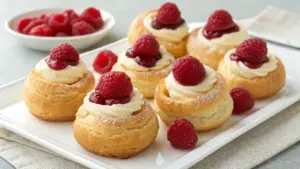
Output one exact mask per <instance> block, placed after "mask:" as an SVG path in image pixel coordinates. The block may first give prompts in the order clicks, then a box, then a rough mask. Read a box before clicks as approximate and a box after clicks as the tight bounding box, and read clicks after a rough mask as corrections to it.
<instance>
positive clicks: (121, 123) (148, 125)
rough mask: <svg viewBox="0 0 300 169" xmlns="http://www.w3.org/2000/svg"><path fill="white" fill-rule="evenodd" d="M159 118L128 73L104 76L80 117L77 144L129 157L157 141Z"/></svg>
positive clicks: (107, 153) (84, 104) (116, 72)
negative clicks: (135, 86)
mask: <svg viewBox="0 0 300 169" xmlns="http://www.w3.org/2000/svg"><path fill="white" fill-rule="evenodd" d="M157 132H158V119H157V116H156V114H155V112H154V111H153V109H152V108H151V106H150V105H149V104H148V103H147V102H146V101H145V100H144V99H143V95H142V94H141V93H140V92H139V91H138V90H137V89H136V88H134V87H133V86H132V83H131V80H130V78H129V77H128V76H127V75H126V74H125V73H124V72H118V71H111V72H108V73H105V74H103V75H102V76H101V77H100V80H99V82H98V84H97V85H96V88H95V90H94V91H92V92H90V93H89V94H88V95H87V96H86V97H85V98H84V102H83V105H82V106H81V107H80V108H79V110H78V112H77V114H76V120H75V121H74V124H73V133H74V136H75V139H76V140H77V142H78V143H79V144H80V145H81V146H82V147H84V148H85V149H87V150H88V151H91V152H93V153H96V154H99V155H103V156H108V157H116V158H129V157H131V156H134V155H135V154H137V153H139V152H141V151H142V150H144V149H145V148H147V147H148V146H149V145H150V144H151V143H152V142H153V141H154V140H155V138H156V136H157Z"/></svg>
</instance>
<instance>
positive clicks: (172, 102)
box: [154, 74, 233, 131]
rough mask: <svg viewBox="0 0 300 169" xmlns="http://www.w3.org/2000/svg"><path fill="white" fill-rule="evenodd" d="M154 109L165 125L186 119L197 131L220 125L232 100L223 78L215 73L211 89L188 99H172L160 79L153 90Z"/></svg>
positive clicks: (226, 116) (229, 108)
mask: <svg viewBox="0 0 300 169" xmlns="http://www.w3.org/2000/svg"><path fill="white" fill-rule="evenodd" d="M154 104H155V106H154V107H155V111H156V112H157V114H158V115H159V116H160V119H161V120H162V121H163V122H164V123H165V124H167V125H169V124H170V123H171V122H172V121H174V120H176V119H187V120H189V121H190V122H191V123H192V124H193V125H194V126H195V128H196V130H197V131H205V130H211V129H214V128H217V127H219V126H220V125H222V124H223V123H224V122H225V121H226V120H227V119H228V118H229V117H230V116H231V113H232V110H233V101H232V99H231V97H230V95H229V90H228V87H227V85H226V82H225V79H224V78H223V77H222V76H221V75H220V74H217V82H216V84H215V86H214V88H213V89H211V90H210V91H208V92H206V93H203V94H201V95H199V96H198V97H197V98H195V99H193V100H188V101H183V100H182V101H180V100H176V99H172V98H171V97H170V96H169V94H168V90H167V88H166V84H165V80H161V81H160V83H159V84H158V86H157V88H156V90H155V97H154Z"/></svg>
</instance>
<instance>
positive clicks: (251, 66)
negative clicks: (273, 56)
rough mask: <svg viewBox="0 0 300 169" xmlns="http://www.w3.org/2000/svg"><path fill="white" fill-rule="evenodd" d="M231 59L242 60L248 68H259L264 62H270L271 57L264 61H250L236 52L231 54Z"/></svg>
mask: <svg viewBox="0 0 300 169" xmlns="http://www.w3.org/2000/svg"><path fill="white" fill-rule="evenodd" d="M230 60H232V61H236V62H240V61H241V62H243V64H244V65H245V66H247V67H248V68H250V69H257V68H260V67H261V66H262V65H263V64H264V63H266V62H268V61H269V58H268V57H265V60H264V61H263V62H262V63H250V62H247V61H244V60H242V59H241V58H240V57H239V56H237V55H235V54H232V55H230Z"/></svg>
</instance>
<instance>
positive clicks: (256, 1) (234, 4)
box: [0, 0, 300, 169]
mask: <svg viewBox="0 0 300 169" xmlns="http://www.w3.org/2000/svg"><path fill="white" fill-rule="evenodd" d="M175 2H176V3H177V4H178V5H179V7H180V9H181V11H182V14H183V15H184V17H185V19H186V20H187V21H188V22H200V21H205V19H206V18H207V16H208V15H209V14H210V13H211V12H212V11H213V10H215V9H219V8H224V9H226V10H228V11H230V12H231V14H232V15H233V16H234V17H235V18H236V19H242V18H249V17H253V16H255V15H256V14H257V13H258V12H260V11H261V10H263V9H264V8H265V7H266V6H267V5H274V6H276V7H280V8H282V9H286V10H289V11H292V12H299V11H300V3H299V0H285V1H283V0H188V1H187V0H177V1H175ZM161 3H162V0H143V1H141V0H86V1H85V0H42V1H41V0H0V22H2V23H4V21H5V20H6V19H7V18H8V17H11V16H13V15H15V14H18V13H20V12H23V11H27V10H31V9H36V8H47V7H62V8H84V7H88V6H95V7H97V8H102V9H105V10H107V11H109V12H111V13H112V14H113V15H114V16H115V18H116V25H115V28H114V29H113V30H112V32H111V33H110V34H109V35H108V36H107V37H106V38H105V39H104V40H103V41H102V42H101V43H99V44H98V45H96V46H95V47H93V48H96V47H98V46H101V45H104V44H107V43H110V42H113V41H116V40H118V39H121V38H123V37H125V36H126V33H127V30H128V26H129V24H130V22H131V21H132V20H133V18H134V17H135V16H136V15H137V14H139V13H141V12H143V11H145V10H147V9H151V8H155V7H158V6H159V5H160V4H161ZM93 48H91V49H93ZM46 55H47V53H42V52H37V51H33V50H31V49H27V48H25V47H23V46H21V45H20V44H19V43H18V42H17V41H15V39H13V38H12V37H11V36H10V35H9V34H8V32H6V31H5V29H4V26H2V27H0V85H3V84H6V83H8V82H11V81H13V80H15V79H18V78H20V77H23V76H26V75H27V74H28V73H29V72H30V70H31V69H32V68H33V67H34V65H35V64H36V63H37V61H38V60H40V59H41V58H42V57H45V56H46ZM299 156H300V143H298V144H296V145H294V146H292V147H290V148H289V149H287V150H285V151H284V152H282V153H280V154H279V155H277V156H275V157H273V158H272V159H270V160H268V161H267V162H265V163H263V164H261V165H260V166H258V167H257V168H256V169H283V168H288V169H299V168H300V158H299ZM3 167H4V166H1V163H0V168H3Z"/></svg>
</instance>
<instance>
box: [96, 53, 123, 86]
mask: <svg viewBox="0 0 300 169" xmlns="http://www.w3.org/2000/svg"><path fill="white" fill-rule="evenodd" d="M117 61H118V56H117V55H116V54H115V53H113V52H112V51H110V50H102V51H100V52H99V53H98V54H97V56H96V58H95V60H94V62H93V74H94V76H95V80H96V82H98V81H99V79H100V77H101V75H102V74H104V73H107V72H109V71H111V69H112V67H113V66H114V64H115V63H117Z"/></svg>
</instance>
